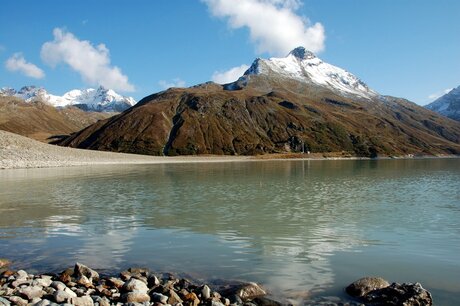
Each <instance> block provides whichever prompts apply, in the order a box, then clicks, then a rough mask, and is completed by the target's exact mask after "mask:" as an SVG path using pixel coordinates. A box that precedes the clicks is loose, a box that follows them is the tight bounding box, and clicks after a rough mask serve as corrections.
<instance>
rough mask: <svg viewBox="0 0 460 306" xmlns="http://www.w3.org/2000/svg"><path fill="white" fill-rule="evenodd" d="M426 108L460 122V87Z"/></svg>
mask: <svg viewBox="0 0 460 306" xmlns="http://www.w3.org/2000/svg"><path fill="white" fill-rule="evenodd" d="M425 107H426V108H428V109H430V110H432V111H435V112H437V113H440V114H441V115H444V116H447V117H449V118H452V119H454V120H458V121H460V86H458V87H457V88H453V89H452V90H450V91H449V92H448V93H446V94H445V95H443V96H442V97H440V98H438V99H436V100H435V101H433V102H431V103H430V104H428V105H426V106H425Z"/></svg>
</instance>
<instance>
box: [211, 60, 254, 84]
mask: <svg viewBox="0 0 460 306" xmlns="http://www.w3.org/2000/svg"><path fill="white" fill-rule="evenodd" d="M248 68H249V66H248V65H244V64H243V65H241V66H238V67H233V68H230V69H229V70H226V71H216V72H214V73H213V74H212V77H211V80H212V81H213V82H216V83H219V84H227V83H231V82H234V81H236V80H238V78H239V77H240V76H242V75H243V73H244V72H245V71H246V70H248Z"/></svg>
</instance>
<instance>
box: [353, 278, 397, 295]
mask: <svg viewBox="0 0 460 306" xmlns="http://www.w3.org/2000/svg"><path fill="white" fill-rule="evenodd" d="M388 286H390V284H389V283H388V282H387V281H386V280H384V279H383V278H381V277H363V278H361V279H358V280H357V281H355V282H353V283H352V284H350V285H349V286H348V287H347V288H346V289H345V291H346V292H347V293H348V294H349V295H351V296H353V297H363V296H365V295H366V294H367V293H369V292H370V291H373V290H376V289H382V288H385V287H388Z"/></svg>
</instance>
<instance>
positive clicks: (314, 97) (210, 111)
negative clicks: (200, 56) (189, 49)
mask: <svg viewBox="0 0 460 306" xmlns="http://www.w3.org/2000/svg"><path fill="white" fill-rule="evenodd" d="M60 144H61V145H65V146H71V147H78V148H86V149H94V150H108V151H117V152H130V153H142V154H151V155H190V154H229V155H256V154H266V153H295V152H307V151H310V152H312V153H315V152H335V153H334V154H336V155H338V156H349V155H354V156H368V157H375V156H391V155H406V154H422V155H436V154H460V123H458V124H457V123H456V122H454V121H452V120H449V119H447V118H445V117H443V116H441V115H437V114H435V113H433V112H431V111H429V110H426V109H425V108H423V107H420V106H418V105H416V104H415V103H412V102H410V101H407V100H403V99H399V98H394V97H390V96H382V95H380V94H378V93H377V92H375V91H373V90H372V89H370V88H369V87H368V86H367V85H366V84H365V83H364V82H362V81H360V80H359V79H358V78H357V77H356V76H354V75H353V74H351V73H349V72H347V71H345V70H343V69H341V68H338V67H335V66H333V65H330V64H327V63H325V62H323V61H322V60H320V59H319V58H317V57H316V56H315V55H314V54H313V53H311V52H309V51H307V50H305V49H304V48H296V49H294V50H293V51H291V52H290V53H289V54H288V55H287V56H286V57H285V58H271V59H267V60H265V59H256V60H255V61H254V63H253V64H252V66H251V67H250V68H249V69H248V70H247V71H246V72H245V73H244V75H243V76H241V77H240V78H239V79H238V80H237V81H236V82H233V83H230V84H225V85H223V86H221V85H218V84H215V83H212V82H209V83H205V84H200V85H196V86H193V87H190V88H173V89H169V90H166V91H163V92H159V93H156V94H153V95H150V96H148V97H145V98H144V99H142V100H141V101H139V103H137V104H136V105H135V106H133V107H132V108H130V109H129V110H127V111H125V112H123V113H122V114H119V115H116V116H114V117H111V118H109V119H106V120H103V121H99V122H97V123H95V124H93V125H91V126H89V127H87V128H86V129H83V130H81V131H80V132H78V133H75V134H73V135H71V136H70V137H69V138H67V139H65V140H63V141H62V142H61V143H60Z"/></svg>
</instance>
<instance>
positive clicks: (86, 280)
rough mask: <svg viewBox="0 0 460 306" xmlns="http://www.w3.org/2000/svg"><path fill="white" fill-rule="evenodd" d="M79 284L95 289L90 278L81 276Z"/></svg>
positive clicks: (78, 280)
mask: <svg viewBox="0 0 460 306" xmlns="http://www.w3.org/2000/svg"><path fill="white" fill-rule="evenodd" d="M77 284H79V285H82V286H85V287H86V288H90V287H93V281H92V278H88V277H86V276H85V275H80V276H79V277H78V279H77Z"/></svg>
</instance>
